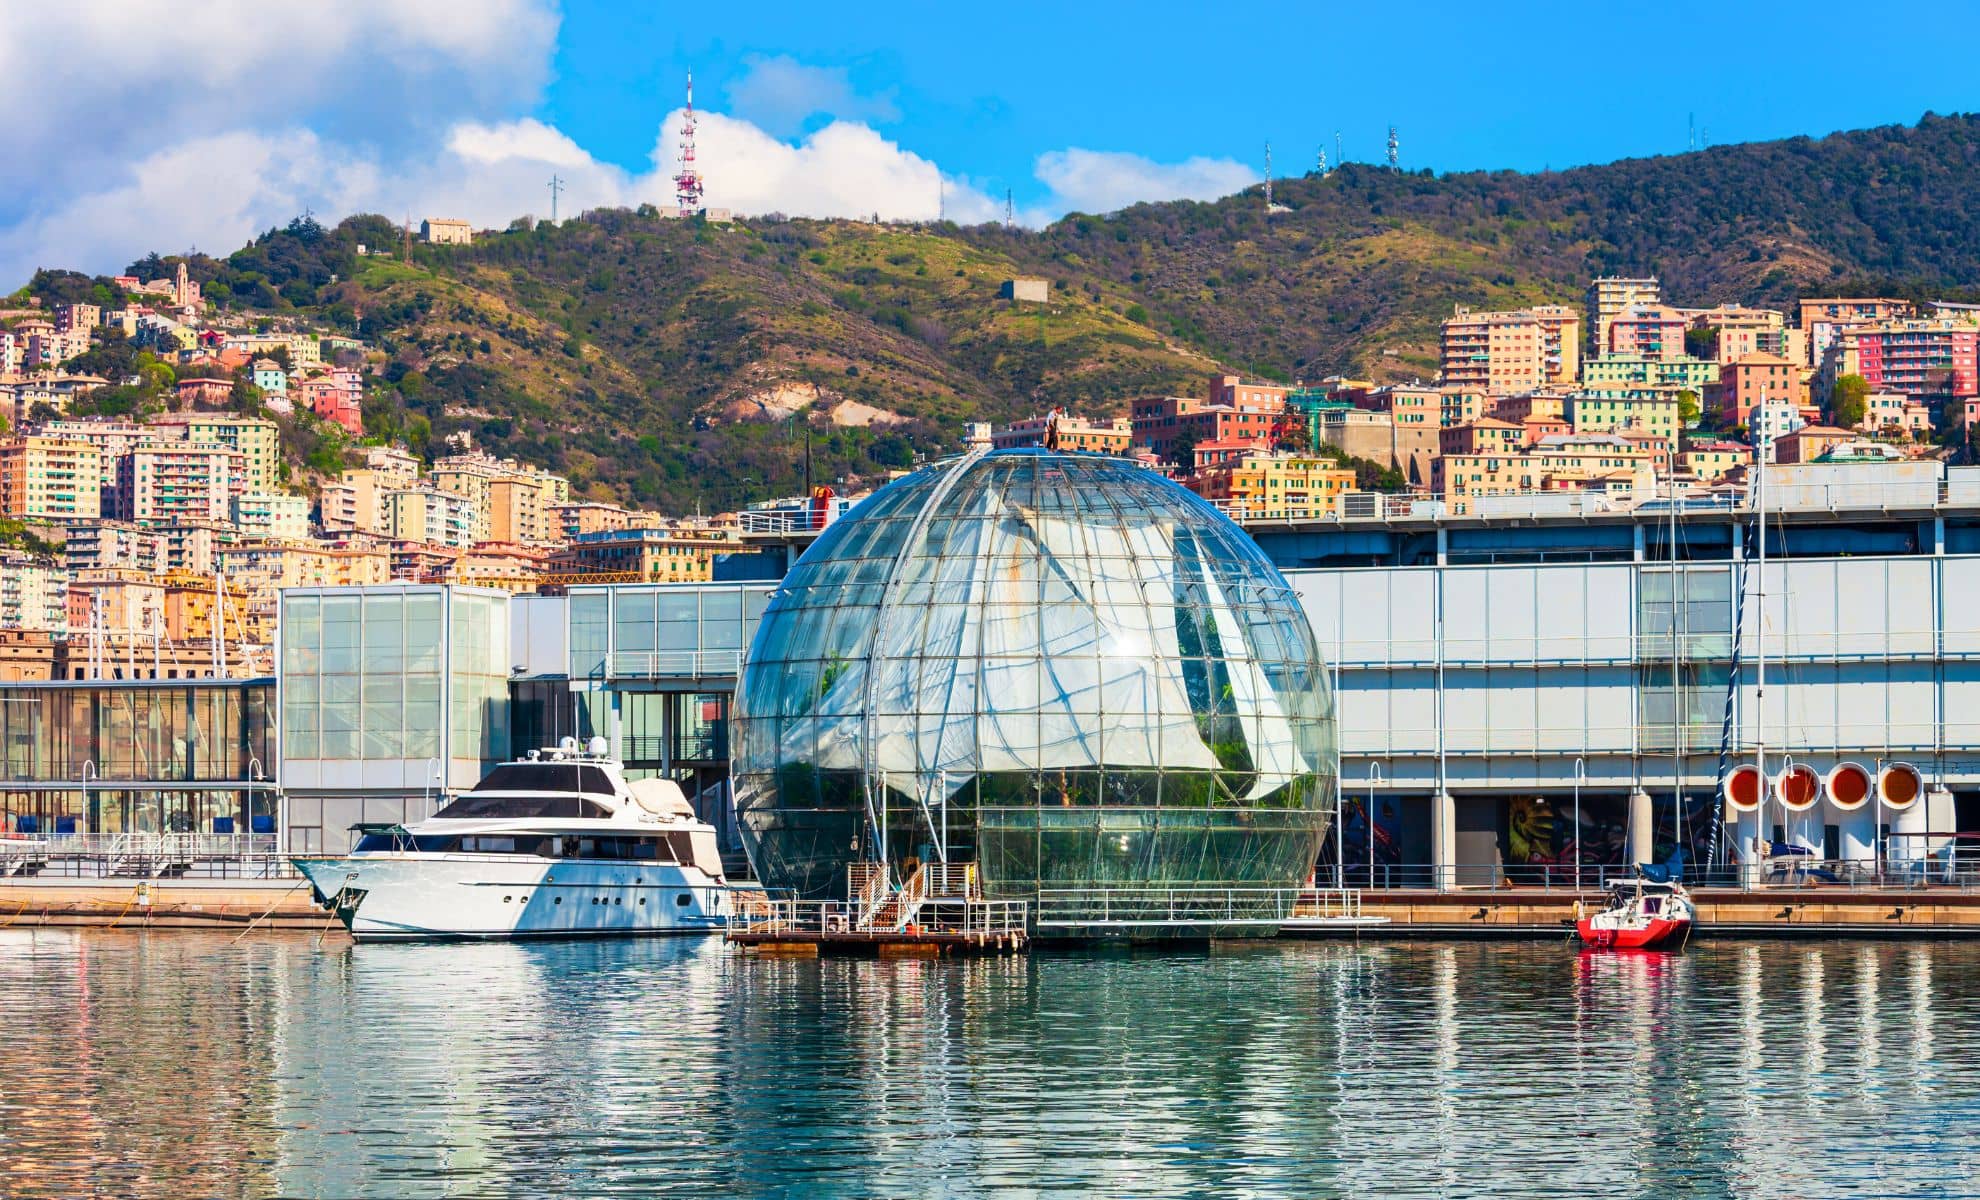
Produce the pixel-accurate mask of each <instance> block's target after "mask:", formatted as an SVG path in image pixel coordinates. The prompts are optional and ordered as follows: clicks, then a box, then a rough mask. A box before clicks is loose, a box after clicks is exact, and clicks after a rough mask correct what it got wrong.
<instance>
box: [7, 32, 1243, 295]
mask: <svg viewBox="0 0 1980 1200" xmlns="http://www.w3.org/2000/svg"><path fill="white" fill-rule="evenodd" d="M554 3H555V0H420V2H418V3H411V4H408V3H404V0H286V2H284V3H280V4H272V5H271V4H267V3H266V2H265V0H202V2H200V3H195V4H190V5H186V4H173V3H169V2H168V0H68V2H66V3H59V4H57V3H47V4H39V3H22V4H10V3H6V0H0V111H6V112H8V113H9V114H10V117H11V119H10V120H8V121H7V122H4V123H0V160H5V161H7V162H9V163H10V164H12V165H13V166H14V167H15V170H14V172H13V175H12V177H11V179H10V183H12V184H13V186H11V187H10V188H8V189H0V292H3V291H7V290H11V289H12V288H13V287H14V286H16V285H17V284H18V283H19V282H20V281H23V280H25V279H26V278H27V276H28V275H29V274H30V273H32V271H33V270H34V268H35V267H37V266H63V267H73V268H77V269H81V270H88V271H93V272H109V271H115V270H120V269H121V268H122V267H123V266H124V265H125V264H126V263H128V262H130V261H132V260H133V259H136V258H138V257H140V256H142V255H143V254H145V253H146V252H149V251H152V250H158V251H161V252H166V253H171V252H177V251H180V250H184V249H187V248H189V247H194V246H197V247H199V248H201V249H204V250H207V251H209V252H212V253H216V254H224V253H228V252H230V251H232V250H233V249H235V248H237V247H238V246H240V245H241V244H243V243H244V242H245V241H247V240H248V239H249V238H251V237H253V236H254V235H256V234H258V233H259V232H261V231H263V230H265V229H267V228H269V227H270V226H274V225H280V224H283V223H285V222H287V221H288V220H289V219H290V218H292V217H294V216H295V215H297V214H298V213H300V212H302V211H303V210H304V209H310V210H313V211H314V212H315V213H316V214H317V215H318V216H319V217H320V218H322V219H324V220H326V221H334V220H337V219H340V218H342V217H343V216H346V215H348V214H350V213H353V212H379V213H384V214H386V215H387V216H389V217H392V218H394V219H398V218H401V217H410V218H411V219H413V220H414V221H417V220H419V219H420V218H421V217H425V216H452V217H461V218H465V219H467V220H470V221H473V222H475V223H476V224H478V225H481V226H484V227H487V226H493V227H498V228H499V227H501V226H504V225H506V224H507V223H508V222H509V221H510V220H511V219H513V218H514V217H516V216H519V215H522V214H524V213H534V214H537V215H539V216H540V215H543V214H545V213H546V212H547V211H548V210H549V206H550V203H549V201H550V198H549V193H548V190H547V185H548V183H549V180H550V177H551V176H552V175H553V174H554V175H556V176H557V177H558V178H559V179H560V180H561V181H562V183H563V185H564V191H563V195H562V198H561V200H560V203H559V208H560V209H561V211H562V213H564V214H570V213H576V212H578V211H581V210H582V209H585V208H597V207H609V206H631V205H637V204H641V203H652V204H656V205H659V206H661V207H663V208H664V207H668V206H670V205H671V204H672V203H673V193H674V185H673V178H672V177H673V175H674V172H675V170H676V161H675V157H676V153H677V149H676V148H677V144H678V141H679V128H680V120H681V117H682V113H681V112H680V111H678V110H677V111H675V112H673V113H671V114H669V115H668V117H667V119H666V120H665V121H664V122H663V123H662V125H661V127H660V129H659V131H658V133H657V136H656V138H655V142H654V148H653V152H652V156H651V161H650V165H649V166H648V168H647V169H646V170H643V171H632V170H627V169H625V168H622V167H620V166H617V165H615V164H612V163H605V162H600V161H599V160H598V159H596V158H595V157H594V156H593V155H592V154H591V153H590V152H589V151H587V150H586V149H585V148H584V147H583V146H581V145H579V144H578V143H577V142H576V141H574V140H573V139H572V138H571V137H570V136H569V135H567V134H566V133H564V132H563V131H562V130H560V129H558V128H556V127H555V126H553V125H550V124H547V123H545V122H544V121H542V120H539V119H537V118H535V117H531V116H528V115H526V114H527V113H528V112H529V111H530V110H531V109H532V108H533V107H534V105H535V103H536V101H537V99H538V98H539V96H540V93H541V88H542V84H543V82H544V80H545V79H546V78H547V76H548V72H549V65H550V59H551V55H552V53H553V51H554V49H555V39H556V30H557V24H558V18H557V14H556V11H555V7H554ZM729 97H730V101H731V104H732V106H733V108H734V109H735V111H733V112H707V113H703V114H701V126H700V134H699V137H698V143H699V150H700V167H701V170H702V172H703V175H704V176H705V178H706V179H707V183H708V190H707V197H706V201H707V203H708V204H710V205H714V206H717V207H723V208H730V209H734V210H735V211H737V212H739V213H743V214H756V213H768V212H782V213H787V214H790V215H793V216H814V217H827V216H841V217H870V216H872V215H874V214H876V213H877V214H879V215H880V217H882V218H883V219H889V220H926V219H930V218H933V217H934V216H935V215H936V213H937V211H938V205H939V206H940V209H941V211H943V212H945V213H946V215H947V216H948V217H949V218H950V219H952V220H955V221H959V222H964V223H969V222H978V221H994V220H1000V219H1002V217H1003V215H1004V212H1003V210H1004V205H1003V197H1002V195H1001V192H1002V189H1001V188H999V189H997V190H996V191H994V192H992V191H989V190H988V189H986V188H985V187H983V186H982V185H980V184H978V183H976V182H974V181H972V180H970V179H968V178H967V177H962V176H957V175H945V174H944V173H943V172H942V170H941V169H940V167H939V166H938V164H936V163H935V162H934V161H932V160H930V159H928V158H926V157H923V156H922V155H920V154H917V153H915V152H914V151H912V150H910V149H908V148H906V147H905V146H903V145H901V144H900V143H899V142H898V141H896V140H894V139H892V138H890V137H888V136H886V135H884V134H882V133H880V132H878V131H877V130H875V129H874V128H873V126H872V124H871V123H870V122H873V121H881V122H885V121H889V120H893V119H896V118H897V117H898V113H896V112H895V110H894V106H893V104H892V101H891V99H890V98H886V97H882V98H873V97H862V96H860V95H859V94H858V93H857V92H855V90H854V89H853V87H852V86H851V84H850V82H849V81H848V79H847V77H846V73H845V71H843V70H841V69H836V68H820V67H812V66H807V65H805V64H803V63H799V62H797V61H796V60H793V59H791V58H788V57H773V58H762V59H757V60H754V61H753V62H752V63H751V67H750V70H749V72H748V73H747V74H745V75H744V76H743V77H742V78H741V79H740V80H739V81H738V82H737V83H736V84H734V85H733V86H732V87H731V88H730V89H729ZM821 114H823V115H825V116H828V117H830V118H831V120H829V121H828V122H827V123H826V124H824V125H823V126H822V127H818V128H815V129H813V130H812V131H811V132H809V133H805V134H803V135H801V136H796V131H797V130H799V129H802V128H803V127H804V126H805V125H806V124H808V123H811V122H812V121H813V119H814V118H816V117H818V116H820V115H821ZM1036 172H1037V175H1038V178H1039V179H1040V181H1042V182H1043V183H1044V184H1045V185H1046V186H1047V187H1048V188H1049V189H1050V193H1049V195H1048V196H1047V197H1046V198H1045V200H1044V201H1043V202H1041V203H1039V204H1036V205H1034V206H1032V207H1029V208H1027V209H1026V210H1024V211H1023V212H1022V213H1020V214H1019V215H1020V219H1021V220H1022V221H1023V222H1024V223H1025V224H1028V225H1040V224H1044V223H1045V222H1047V221H1049V220H1051V219H1053V218H1054V217H1056V216H1057V215H1059V214H1061V213H1063V212H1065V211H1067V210H1068V209H1082V210H1086V211H1111V210H1113V209H1116V208H1119V207H1122V206H1123V205H1125V204H1128V203H1132V202H1134V201H1137V200H1160V199H1169V198H1173V197H1180V196H1189V197H1199V198H1207V197H1212V196H1218V195H1223V194H1226V193H1229V192H1231V191H1235V190H1237V189H1239V188H1242V187H1244V186H1246V185H1248V184H1250V183H1252V182H1254V181H1255V178H1256V176H1255V175H1254V174H1253V172H1252V171H1251V170H1250V169H1249V168H1248V167H1245V166H1243V165H1241V164H1239V163H1235V162H1231V161H1228V160H1221V159H1202V158H1196V159H1190V160H1188V161H1187V162H1183V163H1176V164H1162V163H1156V162H1153V161H1151V160H1148V159H1145V158H1141V157H1138V156H1136V155H1131V154H1111V153H1102V152H1097V151H1091V150H1084V149H1067V150H1059V151H1053V152H1051V153H1048V154H1044V155H1041V156H1040V157H1039V158H1038V160H1037V162H1036Z"/></svg>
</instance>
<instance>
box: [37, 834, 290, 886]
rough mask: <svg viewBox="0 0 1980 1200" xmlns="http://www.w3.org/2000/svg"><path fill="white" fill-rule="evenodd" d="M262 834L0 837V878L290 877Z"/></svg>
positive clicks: (271, 840) (271, 842)
mask: <svg viewBox="0 0 1980 1200" xmlns="http://www.w3.org/2000/svg"><path fill="white" fill-rule="evenodd" d="M295 877H296V870H295V868H294V867H293V866H292V865H291V864H290V862H289V859H288V856H286V855H284V854H281V853H279V852H278V851H277V849H276V835H274V834H265V833H245V834H224V833H69V834H50V835H47V836H41V837H35V836H25V837H24V836H18V835H16V836H10V837H7V838H4V839H0V880H25V879H37V878H61V879H292V878H295Z"/></svg>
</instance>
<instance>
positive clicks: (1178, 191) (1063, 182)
mask: <svg viewBox="0 0 1980 1200" xmlns="http://www.w3.org/2000/svg"><path fill="white" fill-rule="evenodd" d="M1034 169H1035V170H1036V172H1037V175H1038V178H1039V180H1040V181H1041V182H1043V183H1044V184H1045V186H1047V187H1049V188H1051V189H1052V196H1053V199H1054V200H1055V201H1056V202H1057V203H1056V207H1057V208H1058V210H1059V211H1060V212H1089V213H1108V212H1114V211H1115V210H1117V209H1122V208H1126V207H1127V206H1128V205H1130V204H1135V203H1138V202H1140V201H1144V200H1148V201H1152V200H1214V199H1216V198H1217V197H1219V196H1228V195H1230V194H1231V193H1232V192H1238V191H1242V190H1244V189H1245V188H1247V187H1249V186H1251V185H1252V184H1254V183H1257V182H1258V180H1259V175H1258V173H1257V172H1256V171H1253V170H1252V169H1251V168H1250V167H1247V166H1245V165H1244V164H1243V163H1241V162H1236V161H1234V160H1232V159H1228V158H1191V159H1186V160H1184V161H1183V162H1179V163H1158V162H1156V161H1154V160H1153V159H1148V158H1143V157H1142V156H1141V155H1139V154H1124V153H1120V152H1117V151H1102V150H1081V149H1078V148H1073V149H1067V150H1053V151H1050V152H1049V153H1045V154H1041V155H1039V156H1038V161H1037V163H1036V164H1035V167H1034Z"/></svg>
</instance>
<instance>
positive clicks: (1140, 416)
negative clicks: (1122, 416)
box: [1133, 396, 1281, 458]
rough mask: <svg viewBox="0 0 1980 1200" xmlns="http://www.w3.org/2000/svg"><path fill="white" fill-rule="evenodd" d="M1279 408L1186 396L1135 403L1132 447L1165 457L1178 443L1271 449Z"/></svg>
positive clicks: (1163, 397) (1246, 402)
mask: <svg viewBox="0 0 1980 1200" xmlns="http://www.w3.org/2000/svg"><path fill="white" fill-rule="evenodd" d="M1280 407H1281V405H1280V404H1277V403H1272V404H1260V403H1253V402H1250V401H1244V402H1241V403H1239V404H1235V405H1232V404H1212V403H1210V402H1209V401H1207V400H1196V399H1192V398H1189V397H1186V396H1159V397H1155V398H1152V399H1148V400H1137V401H1135V402H1134V417H1133V421H1134V444H1135V445H1136V446H1145V447H1147V448H1148V449H1149V450H1151V451H1153V452H1155V453H1156V454H1158V455H1161V456H1162V457H1164V458H1167V457H1168V456H1169V453H1170V452H1171V451H1172V450H1174V449H1175V447H1176V444H1177V442H1178V441H1185V442H1189V443H1193V444H1201V443H1204V442H1234V441H1243V442H1248V443H1250V444H1253V445H1258V446H1268V447H1269V446H1270V445H1271V443H1272V429H1273V426H1274V425H1275V424H1276V423H1277V422H1278V419H1279V410H1280Z"/></svg>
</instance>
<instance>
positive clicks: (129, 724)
mask: <svg viewBox="0 0 1980 1200" xmlns="http://www.w3.org/2000/svg"><path fill="white" fill-rule="evenodd" d="M274 691H275V686H274V681H273V680H253V681H246V682H243V681H227V680H220V681H210V682H197V683H194V682H182V681H173V682H163V681H144V682H127V683H104V682H100V681H90V682H87V683H77V682H63V683H38V684H37V683H15V684H7V685H5V686H0V828H4V831H5V832H10V833H41V834H52V833H248V832H258V833H272V832H274V821H275V817H274V813H275V807H276V799H275V790H274V781H273V777H274V773H275V760H274V755H273V753H272V751H271V747H270V744H269V743H270V741H271V733H272V724H273V722H272V719H271V718H272V709H273V704H272V701H273V696H274Z"/></svg>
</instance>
